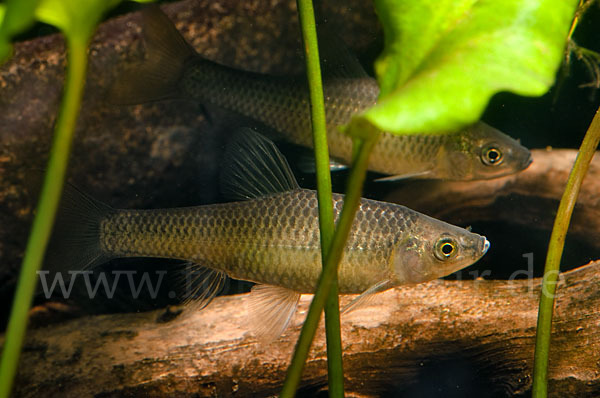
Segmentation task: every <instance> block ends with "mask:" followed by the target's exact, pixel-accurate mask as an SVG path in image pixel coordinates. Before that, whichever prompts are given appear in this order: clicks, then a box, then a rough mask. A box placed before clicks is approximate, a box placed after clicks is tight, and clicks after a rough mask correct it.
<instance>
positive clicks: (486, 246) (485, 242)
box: [479, 236, 490, 257]
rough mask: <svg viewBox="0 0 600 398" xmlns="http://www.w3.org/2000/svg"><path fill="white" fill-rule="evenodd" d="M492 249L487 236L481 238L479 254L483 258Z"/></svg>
mask: <svg viewBox="0 0 600 398" xmlns="http://www.w3.org/2000/svg"><path fill="white" fill-rule="evenodd" d="M489 248H490V241H489V240H487V239H486V237H485V236H482V237H481V241H479V252H480V253H481V257H483V256H484V255H485V253H487V251H488V250H489Z"/></svg>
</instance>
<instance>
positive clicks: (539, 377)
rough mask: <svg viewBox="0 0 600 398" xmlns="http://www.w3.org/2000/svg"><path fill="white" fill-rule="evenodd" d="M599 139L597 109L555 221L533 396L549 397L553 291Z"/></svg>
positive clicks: (539, 323) (544, 285)
mask: <svg viewBox="0 0 600 398" xmlns="http://www.w3.org/2000/svg"><path fill="white" fill-rule="evenodd" d="M599 142H600V108H599V109H598V110H597V111H596V115H595V116H594V119H593V120H592V123H591V124H590V127H589V128H588V130H587V132H586V134H585V137H584V138H583V142H582V144H581V147H580V148H579V153H578V154H577V158H576V159H575V164H574V165H573V169H572V170H571V174H570V175H569V179H568V180H567V186H566V188H565V191H564V193H563V196H562V198H561V200H560V205H559V206H558V212H557V213H556V218H555V220H554V227H553V229H552V235H551V236H550V243H549V244H548V254H547V256H546V266H545V268H544V278H543V281H542V291H541V293H540V307H539V312H538V321H537V335H536V340H535V354H534V365H533V388H532V396H533V397H535V398H544V397H547V396H548V354H549V351H550V335H551V331H552V313H553V310H554V293H555V291H556V284H557V280H558V275H559V270H560V259H561V256H562V252H563V247H564V244H565V238H566V236H567V230H568V229H569V223H570V222H571V214H572V213H573V208H574V207H575V203H576V202H577V197H578V196H579V191H580V189H581V184H582V182H583V179H584V178H585V175H586V173H587V170H588V168H589V165H590V162H591V161H592V157H593V156H594V153H595V151H596V148H597V147H598V143H599Z"/></svg>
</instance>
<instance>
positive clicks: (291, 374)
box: [280, 132, 379, 398]
mask: <svg viewBox="0 0 600 398" xmlns="http://www.w3.org/2000/svg"><path fill="white" fill-rule="evenodd" d="M378 138H379V133H378V132H376V133H374V134H371V135H370V136H369V137H368V138H367V139H357V141H358V145H357V146H358V151H357V153H358V155H357V156H356V158H355V161H354V162H353V164H352V169H351V171H350V177H349V179H348V186H347V188H346V197H345V199H344V207H343V208H342V212H341V214H340V218H339V221H338V224H337V227H336V230H335V234H334V235H333V241H332V242H331V248H330V249H329V251H328V253H327V257H326V259H325V265H324V267H323V272H322V273H321V276H320V278H319V283H318V285H317V289H316V291H315V295H314V297H313V300H312V302H311V304H310V308H309V310H308V314H307V315H306V320H305V321H304V325H303V326H302V330H301V332H300V337H299V338H298V342H297V343H296V350H295V352H294V356H293V357H292V361H291V363H290V367H289V368H288V373H287V376H286V379H285V382H284V384H283V389H282V391H281V394H280V397H283V398H286V397H293V396H294V393H295V392H296V389H297V388H298V385H299V383H300V378H301V376H302V370H303V368H304V363H305V362H306V358H307V356H308V351H309V350H310V345H311V343H312V340H313V338H314V336H315V332H316V330H317V326H318V325H319V319H320V317H321V311H322V310H323V307H324V306H325V301H326V299H327V295H328V294H329V291H330V288H331V284H332V281H333V280H334V279H335V276H336V274H337V265H338V264H339V262H340V259H341V258H342V253H343V250H344V247H345V245H346V240H347V238H348V235H349V234H350V228H351V227H352V222H353V221H354V214H355V213H356V209H358V205H359V204H360V198H361V194H362V188H363V184H364V181H365V175H366V173H367V165H368V161H369V155H370V153H371V150H372V149H373V146H374V145H375V143H376V142H377V139H378Z"/></svg>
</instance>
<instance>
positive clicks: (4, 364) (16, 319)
mask: <svg viewBox="0 0 600 398" xmlns="http://www.w3.org/2000/svg"><path fill="white" fill-rule="evenodd" d="M67 45H68V62H67V75H66V83H65V92H64V97H63V102H62V105H61V108H60V113H59V116H58V120H57V122H56V127H55V132H54V141H53V144H52V150H51V152H50V159H49V161H48V170H47V172H46V177H45V179H44V184H43V187H42V192H41V195H40V201H39V203H38V207H37V214H36V217H35V219H34V221H33V225H32V228H31V233H30V235H29V240H28V242H27V248H26V250H25V257H24V258H23V264H22V267H21V274H20V277H19V281H18V284H17V290H16V293H15V297H14V301H13V305H12V310H11V316H10V320H9V323H8V328H7V331H6V339H5V341H4V349H3V352H2V360H1V362H0V398H6V397H8V396H9V394H10V391H11V388H12V384H13V380H14V377H15V374H16V371H17V367H18V363H19V356H20V353H21V347H22V345H23V340H24V338H25V332H26V328H27V315H28V312H29V308H30V307H31V303H32V301H33V295H34V292H35V287H36V282H37V271H38V270H39V269H40V266H41V263H42V260H43V258H44V252H45V250H46V245H47V244H48V239H49V238H50V234H51V232H52V225H53V223H54V218H55V215H56V210H57V209H58V204H59V201H60V196H61V193H62V189H63V183H64V176H65V171H66V169H67V163H68V159H69V153H70V151H71V143H72V141H73V140H72V138H73V133H74V131H75V124H76V122H77V115H78V113H79V106H80V104H81V96H82V93H83V86H84V83H85V73H86V68H87V41H85V40H83V41H81V40H73V39H68V40H67Z"/></svg>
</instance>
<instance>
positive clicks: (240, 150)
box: [47, 129, 489, 338]
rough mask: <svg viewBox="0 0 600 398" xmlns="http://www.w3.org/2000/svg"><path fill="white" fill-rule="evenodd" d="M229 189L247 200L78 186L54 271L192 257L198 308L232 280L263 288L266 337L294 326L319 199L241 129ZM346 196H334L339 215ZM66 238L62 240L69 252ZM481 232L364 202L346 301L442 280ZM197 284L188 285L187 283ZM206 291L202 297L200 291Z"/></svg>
mask: <svg viewBox="0 0 600 398" xmlns="http://www.w3.org/2000/svg"><path fill="white" fill-rule="evenodd" d="M225 159H226V163H225V166H224V169H223V172H222V190H223V192H224V193H225V194H227V195H228V196H229V197H231V198H232V199H237V200H241V201H237V202H231V203H222V204H213V205H204V206H197V207H186V208H172V209H156V210H117V209H113V208H111V207H109V206H107V205H105V204H103V203H100V202H98V201H96V200H95V199H92V198H90V197H88V196H87V195H85V194H83V193H81V192H79V191H77V190H75V189H73V188H70V189H67V190H66V195H65V196H64V198H63V202H62V204H61V207H62V210H61V212H60V213H59V214H60V216H59V219H58V222H57V225H58V226H59V228H58V232H56V234H57V236H56V237H55V238H54V240H53V241H54V242H58V244H57V245H56V246H54V247H52V249H53V250H52V255H51V256H50V258H49V259H48V260H47V263H48V267H47V269H52V270H53V271H55V272H56V271H59V269H57V268H56V267H53V263H57V264H60V270H62V271H63V272H65V271H69V270H83V269H87V268H91V267H94V266H96V265H99V264H101V263H103V262H106V261H108V260H110V259H113V258H119V257H159V258H172V259H180V260H185V261H187V262H189V264H190V265H189V266H188V267H187V271H189V273H190V274H189V275H192V278H191V282H190V281H188V282H189V283H191V285H192V286H191V288H190V286H189V285H188V286H186V289H187V291H190V290H191V291H196V294H195V296H198V295H199V296H200V301H199V304H200V306H201V307H203V306H204V305H206V304H208V302H209V301H210V300H211V299H212V298H213V297H214V296H215V295H216V293H217V292H218V290H219V289H220V287H221V286H222V284H223V281H224V279H225V277H232V278H236V279H242V280H247V281H252V282H255V283H257V284H258V285H256V286H255V287H254V288H253V292H252V294H251V295H250V296H249V297H250V298H249V303H250V307H251V309H252V312H254V313H255V314H253V315H255V316H254V317H253V318H254V320H255V321H256V324H255V325H254V324H252V323H251V325H250V326H251V327H252V328H253V329H254V330H255V331H256V333H257V334H258V335H260V336H268V337H269V338H275V337H277V336H279V334H281V333H282V332H283V330H284V329H285V327H286V326H287V324H288V322H289V319H290V318H291V316H292V315H293V313H294V311H295V309H296V305H297V303H298V300H299V297H300V294H301V293H313V292H314V289H315V287H316V285H317V281H318V278H319V275H320V273H321V270H322V263H321V250H320V239H319V223H318V205H317V197H316V192H315V191H312V190H306V189H301V188H300V187H299V186H298V184H297V182H296V180H295V179H294V176H293V174H292V173H291V171H290V169H289V166H288V164H287V162H286V160H285V158H284V157H283V156H282V155H281V153H280V152H279V151H278V150H277V148H276V147H275V145H274V144H273V143H272V142H271V141H269V140H268V139H266V138H265V137H263V136H261V135H259V134H258V133H256V132H254V131H252V130H250V129H243V130H240V131H238V132H237V133H236V134H235V135H234V136H233V138H232V140H231V142H230V144H229V145H228V147H227V149H226V153H225ZM342 204H343V195H338V194H335V195H334V197H333V205H334V209H335V217H336V219H337V217H339V214H340V212H341V208H342ZM61 242H62V245H61ZM488 248H489V242H488V241H487V240H486V238H485V237H483V236H480V235H477V234H475V233H472V232H470V231H468V230H466V229H464V228H459V227H457V226H454V225H450V224H447V223H445V222H443V221H439V220H436V219H434V218H431V217H428V216H426V215H423V214H420V213H418V212H416V211H413V210H410V209H408V208H406V207H404V206H400V205H396V204H391V203H384V202H378V201H374V200H368V199H362V200H361V202H360V207H359V209H358V211H357V214H356V219H355V221H354V224H353V226H352V230H351V233H350V236H349V239H348V242H347V245H346V248H345V249H344V254H343V257H342V260H341V263H340V268H339V289H340V293H342V294H359V293H360V294H361V296H359V298H358V299H357V300H358V301H356V302H360V301H361V300H364V298H365V297H371V295H372V293H376V292H379V291H382V290H386V289H389V288H391V287H394V286H398V285H403V284H414V283H422V282H426V281H429V280H432V279H436V278H440V277H443V276H446V275H448V274H450V273H452V272H455V271H457V270H459V269H462V268H464V267H466V266H468V265H471V264H472V263H474V262H475V261H477V260H479V258H481V257H482V256H483V255H484V254H485V253H486V251H487V250H488ZM188 279H190V278H188ZM198 289H202V291H199V292H198V291H197V290H198Z"/></svg>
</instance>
